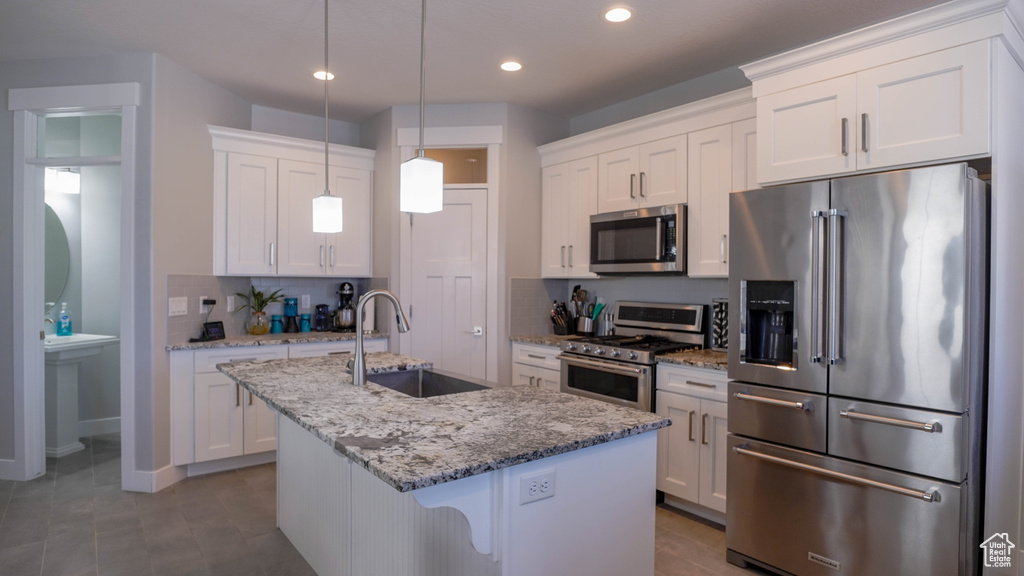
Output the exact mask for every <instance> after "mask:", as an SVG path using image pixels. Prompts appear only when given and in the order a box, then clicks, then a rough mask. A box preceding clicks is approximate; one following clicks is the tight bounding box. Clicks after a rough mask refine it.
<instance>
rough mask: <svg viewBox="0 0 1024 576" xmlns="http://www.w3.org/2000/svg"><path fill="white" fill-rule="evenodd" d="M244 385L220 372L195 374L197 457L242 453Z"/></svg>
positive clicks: (196, 459) (211, 457)
mask: <svg viewBox="0 0 1024 576" xmlns="http://www.w3.org/2000/svg"><path fill="white" fill-rule="evenodd" d="M242 392H243V391H242V389H241V387H240V386H238V384H235V382H234V380H232V379H230V378H228V377H227V376H225V375H224V374H221V373H219V372H209V373H204V374H196V376H195V442H196V449H195V461H196V462H205V461H207V460H216V459H218V458H229V457H231V456H241V455H242V454H243V448H244V437H243V433H242V432H243V425H242V420H243V411H244V409H243V408H242V396H243V394H242Z"/></svg>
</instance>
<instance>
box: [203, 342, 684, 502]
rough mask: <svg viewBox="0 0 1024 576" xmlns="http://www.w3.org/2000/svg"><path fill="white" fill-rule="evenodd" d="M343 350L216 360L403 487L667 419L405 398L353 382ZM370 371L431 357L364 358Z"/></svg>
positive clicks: (486, 398)
mask: <svg viewBox="0 0 1024 576" xmlns="http://www.w3.org/2000/svg"><path fill="white" fill-rule="evenodd" d="M349 357H350V355H349V354H337V355H332V356H321V357H314V358H300V359H293V360H267V361H250V362H235V363H231V364H219V365H218V366H217V368H218V369H219V370H220V371H221V372H223V373H224V374H227V375H228V376H230V377H231V378H232V379H233V380H235V381H236V382H238V383H239V384H241V385H242V386H244V387H245V388H246V389H248V390H250V391H251V392H252V393H253V394H255V395H256V397H258V398H260V399H262V400H264V401H265V402H267V403H268V404H269V405H270V406H271V407H273V408H274V409H275V410H278V411H279V412H281V413H282V414H283V415H285V416H287V417H288V418H291V419H292V420H294V421H295V422H296V423H298V424H299V425H300V426H302V427H303V428H305V429H306V430H308V431H310V432H311V433H312V434H314V435H315V436H316V437H318V438H320V439H321V440H323V441H324V442H326V443H327V444H329V445H330V446H332V447H333V448H334V449H335V450H336V451H337V452H339V453H340V454H343V455H345V456H347V457H348V458H349V459H351V460H352V461H353V462H355V463H357V464H359V465H360V466H362V467H364V468H366V469H367V470H369V471H370V472H371V473H373V474H374V475H375V476H377V477H378V478H380V479H381V480H383V481H384V482H386V483H388V484H389V485H391V486H392V487H394V488H396V489H397V490H399V491H401V492H407V491H410V490H415V489H417V488H424V487H427V486H432V485H435V484H440V483H443V482H448V481H451V480H457V479H459V478H465V477H468V476H474V475H476V474H482V473H485V472H489V471H491V470H499V469H501V468H506V467H509V466H514V465H516V464H522V463H524V462H530V461H533V460H539V459H541V458H547V457H549V456H554V455H556V454H562V453H565V452H571V451H573V450H579V449H581V448H586V447H588V446H593V445H596V444H602V443H604V442H610V441H613V440H617V439H619V438H625V437H628V436H635V435H638V434H643V433H645V432H650V431H652V430H657V429H658V428H662V427H665V426H668V425H669V424H670V423H671V420H669V419H668V418H664V417H661V416H658V415H657V414H652V413H650V412H641V411H639V410H633V409H630V408H623V407H619V406H613V405H611V404H607V403H605V402H599V401H596V400H590V399H587V398H582V397H580V396H574V395H570V394H562V393H559V392H552V391H548V390H541V389H537V388H530V387H495V388H491V389H488V390H480V391H476V392H465V393H461V394H451V395H448V396H439V397H434V398H412V397H409V396H406V395H404V394H402V393H400V392H395V391H393V390H389V389H387V388H384V387H382V386H378V385H376V384H373V383H372V382H368V383H367V384H366V386H365V387H362V388H358V387H355V386H352V385H351V375H350V374H349V373H348V371H347V369H346V368H345V365H346V362H348V359H349ZM366 364H367V373H368V375H369V376H368V377H369V378H370V379H372V377H373V374H374V373H383V372H393V371H398V370H415V369H418V368H426V367H430V366H431V364H430V363H427V362H423V361H421V360H417V359H415V358H409V357H406V356H400V355H398V354H392V353H389V352H378V353H369V354H367V355H366Z"/></svg>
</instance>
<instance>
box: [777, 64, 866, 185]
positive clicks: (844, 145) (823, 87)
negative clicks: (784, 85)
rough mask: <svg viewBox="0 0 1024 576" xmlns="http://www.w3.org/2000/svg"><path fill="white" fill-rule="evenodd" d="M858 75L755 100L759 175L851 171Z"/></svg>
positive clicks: (792, 177) (798, 176)
mask: <svg viewBox="0 0 1024 576" xmlns="http://www.w3.org/2000/svg"><path fill="white" fill-rule="evenodd" d="M856 82H857V78H856V75H854V74H850V75H847V76H841V77H839V78H834V79H832V80H826V81H824V82H817V83H814V84H809V85H807V86H801V87H799V88H793V89H791V90H786V91H783V92H777V93H775V94H769V95H767V96H762V97H760V98H758V99H757V180H758V182H762V183H764V182H778V181H782V180H806V179H809V178H812V177H819V176H827V175H832V174H841V173H844V172H852V171H853V170H854V169H855V168H856V158H857V152H856V150H854V145H855V143H854V136H855V133H856V130H857V129H856V127H855V126H854V124H855V123H856V113H857V102H856V97H857V87H856Z"/></svg>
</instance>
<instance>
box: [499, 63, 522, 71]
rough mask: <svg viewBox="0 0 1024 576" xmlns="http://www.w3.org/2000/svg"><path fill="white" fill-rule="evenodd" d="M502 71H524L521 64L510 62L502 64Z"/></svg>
mask: <svg viewBox="0 0 1024 576" xmlns="http://www.w3.org/2000/svg"><path fill="white" fill-rule="evenodd" d="M501 69H502V70H504V71H506V72H516V71H518V70H522V69H523V65H522V64H520V63H519V62H512V61H511V60H510V61H508V62H502V63H501Z"/></svg>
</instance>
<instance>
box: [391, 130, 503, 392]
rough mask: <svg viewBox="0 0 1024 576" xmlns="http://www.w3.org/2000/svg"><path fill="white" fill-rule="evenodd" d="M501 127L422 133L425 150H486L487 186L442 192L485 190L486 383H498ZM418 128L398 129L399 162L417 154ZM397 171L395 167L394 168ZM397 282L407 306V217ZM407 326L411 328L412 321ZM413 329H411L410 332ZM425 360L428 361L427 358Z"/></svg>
mask: <svg viewBox="0 0 1024 576" xmlns="http://www.w3.org/2000/svg"><path fill="white" fill-rule="evenodd" d="M503 132H504V131H503V129H502V127H501V126H463V127H445V128H426V129H424V131H423V145H424V146H425V147H429V148H487V183H486V184H459V185H449V186H445V188H452V189H454V188H468V189H474V190H477V189H486V191H487V288H486V293H487V301H486V306H487V325H486V326H485V328H484V330H485V332H484V334H485V335H486V336H487V380H488V381H490V382H497V381H498V339H499V338H498V337H499V334H498V333H497V330H498V306H497V303H498V289H499V286H498V198H499V184H498V183H499V181H500V180H499V178H500V172H499V165H500V162H499V154H500V153H501V144H502V138H503ZM419 136H420V131H419V128H399V129H398V139H397V142H398V148H399V153H400V158H399V160H400V161H401V162H404V161H406V160H408V159H410V158H412V157H413V156H415V155H416V153H417V147H418V144H419ZM396 169H397V167H396ZM399 220H400V222H401V224H400V226H399V252H400V256H399V266H400V268H399V269H400V271H401V272H400V274H399V282H398V297H399V299H400V300H402V301H405V302H410V301H411V300H410V299H409V297H408V296H409V295H410V294H412V259H411V256H410V250H409V247H410V242H411V241H412V240H411V238H412V229H411V227H410V222H411V220H410V218H409V214H408V213H402V214H401V215H400V217H399ZM410 323H411V324H412V325H413V326H415V325H416V319H415V318H412V319H411V320H410ZM414 329H415V328H414ZM409 338H410V337H409V335H408V333H406V334H399V335H398V350H399V352H401V351H403V350H409V348H410V339H409ZM426 360H429V358H427V359H426Z"/></svg>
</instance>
